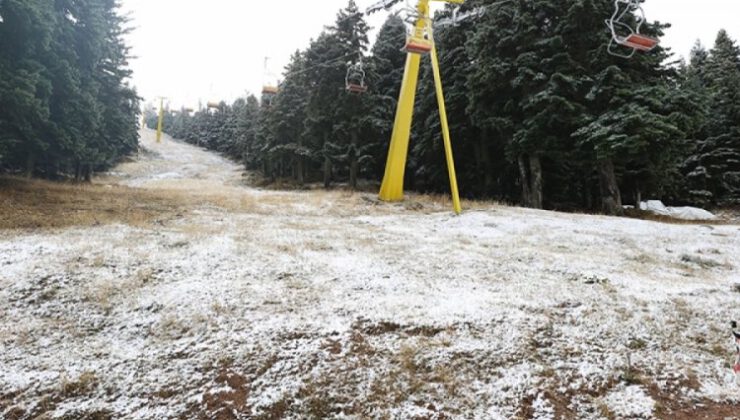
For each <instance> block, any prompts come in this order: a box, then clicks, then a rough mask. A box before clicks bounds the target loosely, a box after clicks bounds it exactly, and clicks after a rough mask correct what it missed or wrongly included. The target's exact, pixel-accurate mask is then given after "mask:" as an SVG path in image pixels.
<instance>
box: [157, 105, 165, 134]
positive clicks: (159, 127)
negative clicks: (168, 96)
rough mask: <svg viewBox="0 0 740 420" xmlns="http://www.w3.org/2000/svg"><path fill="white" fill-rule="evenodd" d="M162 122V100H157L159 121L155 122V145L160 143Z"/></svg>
mask: <svg viewBox="0 0 740 420" xmlns="http://www.w3.org/2000/svg"><path fill="white" fill-rule="evenodd" d="M163 121H164V98H159V119H158V120H157V143H162V123H163Z"/></svg>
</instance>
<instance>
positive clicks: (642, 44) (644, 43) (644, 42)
mask: <svg viewBox="0 0 740 420" xmlns="http://www.w3.org/2000/svg"><path fill="white" fill-rule="evenodd" d="M659 43H660V41H659V40H658V39H655V38H652V37H649V36H645V35H641V34H632V35H630V36H628V37H626V38H624V39H622V40H621V42H620V44H622V45H624V46H625V47H629V48H634V49H636V50H638V51H645V52H647V51H651V50H653V49H654V48H655V47H657V46H658V44H659Z"/></svg>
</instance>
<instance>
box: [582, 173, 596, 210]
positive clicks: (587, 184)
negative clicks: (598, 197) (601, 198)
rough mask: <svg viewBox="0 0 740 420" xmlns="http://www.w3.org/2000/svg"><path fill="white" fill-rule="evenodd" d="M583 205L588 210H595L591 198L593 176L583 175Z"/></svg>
mask: <svg viewBox="0 0 740 420" xmlns="http://www.w3.org/2000/svg"><path fill="white" fill-rule="evenodd" d="M583 204H584V206H586V208H587V209H588V210H591V209H593V208H594V200H593V197H592V196H591V175H590V174H584V175H583Z"/></svg>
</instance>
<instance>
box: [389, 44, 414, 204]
mask: <svg viewBox="0 0 740 420" xmlns="http://www.w3.org/2000/svg"><path fill="white" fill-rule="evenodd" d="M420 64H421V56H420V55H419V54H410V53H409V54H408V57H406V70H405V71H404V74H403V83H402V84H401V95H400V97H399V98H398V109H397V110H396V121H395V123H394V124H393V135H392V136H391V145H390V148H389V150H388V161H387V162H386V165H385V176H384V177H383V184H382V186H381V187H380V199H381V200H383V201H401V200H403V177H404V174H405V173H406V158H407V156H408V150H409V138H410V137H411V122H412V120H413V117H414V102H415V99H416V86H417V83H418V81H419V67H420Z"/></svg>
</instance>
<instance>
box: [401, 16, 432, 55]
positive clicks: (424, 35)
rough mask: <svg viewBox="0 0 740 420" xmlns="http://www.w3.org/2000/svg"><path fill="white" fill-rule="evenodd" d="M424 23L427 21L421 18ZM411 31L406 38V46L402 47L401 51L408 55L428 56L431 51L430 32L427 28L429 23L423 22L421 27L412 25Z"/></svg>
mask: <svg viewBox="0 0 740 420" xmlns="http://www.w3.org/2000/svg"><path fill="white" fill-rule="evenodd" d="M420 19H423V20H424V21H426V20H427V19H426V18H424V17H421V18H420ZM412 25H413V26H412V28H411V30H410V31H409V32H408V35H407V36H406V45H405V46H404V47H403V51H404V52H406V53H410V54H420V55H425V54H429V53H430V52H431V51H432V47H433V41H432V31H431V28H430V26H429V22H425V23H424V24H423V25H416V24H415V23H413V24H412Z"/></svg>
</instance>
